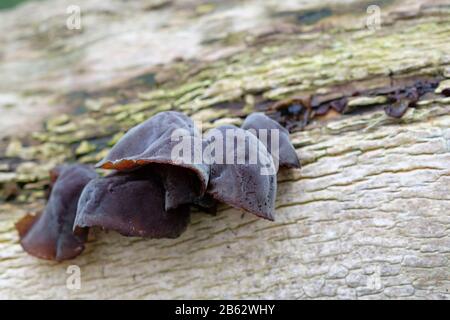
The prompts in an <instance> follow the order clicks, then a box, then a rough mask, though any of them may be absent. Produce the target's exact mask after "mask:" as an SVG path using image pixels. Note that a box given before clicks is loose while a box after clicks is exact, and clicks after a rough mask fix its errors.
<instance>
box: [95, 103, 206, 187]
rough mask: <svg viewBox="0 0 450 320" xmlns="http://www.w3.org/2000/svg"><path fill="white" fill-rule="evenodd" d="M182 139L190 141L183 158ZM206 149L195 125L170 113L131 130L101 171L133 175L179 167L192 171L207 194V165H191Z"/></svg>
mask: <svg viewBox="0 0 450 320" xmlns="http://www.w3.org/2000/svg"><path fill="white" fill-rule="evenodd" d="M175 138H177V139H175ZM181 139H185V141H190V144H191V150H190V154H188V155H186V154H183V155H181V156H180V155H179V154H178V153H177V152H176V146H177V145H178V143H179V140H181ZM202 147H203V140H202V138H201V134H200V132H199V131H198V129H197V128H196V127H195V125H194V122H193V121H192V120H191V119H190V118H189V117H188V116H186V115H184V114H182V113H180V112H176V111H166V112H161V113H159V114H157V115H155V116H153V117H151V118H150V119H148V120H147V121H145V122H143V123H141V124H139V125H138V126H136V127H134V128H132V129H131V130H129V131H128V132H127V133H126V134H125V135H124V136H123V137H122V138H121V139H120V140H119V141H118V142H117V144H116V145H115V146H114V147H113V148H112V149H111V151H110V152H109V154H108V155H107V156H106V157H105V159H103V160H102V161H100V162H99V163H98V164H97V167H99V168H103V169H114V170H118V171H131V170H134V169H138V168H141V167H142V166H145V165H148V164H151V163H158V164H170V165H176V166H179V167H183V168H186V169H189V170H192V171H193V172H194V173H195V174H196V175H197V177H198V179H199V181H200V186H201V190H202V191H203V192H204V191H205V190H206V187H207V185H208V177H209V171H208V169H209V168H208V166H207V165H205V164H203V163H194V161H190V160H191V159H193V158H194V154H195V152H198V151H196V150H199V149H200V150H201V148H202ZM174 150H175V152H174Z"/></svg>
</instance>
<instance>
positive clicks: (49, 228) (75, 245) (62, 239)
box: [16, 164, 97, 261]
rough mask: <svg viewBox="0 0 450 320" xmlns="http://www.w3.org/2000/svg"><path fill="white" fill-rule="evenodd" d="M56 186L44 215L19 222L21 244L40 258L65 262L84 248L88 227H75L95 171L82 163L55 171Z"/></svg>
mask: <svg viewBox="0 0 450 320" xmlns="http://www.w3.org/2000/svg"><path fill="white" fill-rule="evenodd" d="M52 173H53V174H54V175H52V180H53V181H54V182H53V186H52V191H51V194H50V198H49V199H48V203H47V206H46V208H45V210H44V212H43V213H42V214H39V215H37V216H31V215H27V216H25V217H24V218H22V219H21V220H20V221H19V222H17V223H16V228H17V230H18V231H19V236H20V244H21V245H22V247H23V249H24V250H25V251H26V252H28V253H29V254H31V255H33V256H36V257H38V258H41V259H47V260H56V261H62V260H67V259H71V258H75V257H76V256H78V255H79V254H80V253H81V252H82V251H83V250H84V243H85V241H86V238H87V234H88V229H84V228H76V229H73V225H74V220H75V215H76V213H77V207H78V199H79V198H80V195H81V193H82V191H83V189H84V187H85V186H86V185H87V184H88V182H89V181H91V180H92V179H94V178H96V177H97V174H96V173H95V171H94V170H93V169H91V168H89V167H86V166H83V165H78V164H77V165H70V166H62V167H59V168H58V169H57V170H53V171H52Z"/></svg>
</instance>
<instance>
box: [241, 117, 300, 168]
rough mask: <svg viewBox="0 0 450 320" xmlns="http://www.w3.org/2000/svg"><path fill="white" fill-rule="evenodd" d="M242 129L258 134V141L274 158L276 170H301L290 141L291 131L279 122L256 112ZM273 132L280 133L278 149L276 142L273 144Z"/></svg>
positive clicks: (246, 120)
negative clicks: (284, 168) (279, 168)
mask: <svg viewBox="0 0 450 320" xmlns="http://www.w3.org/2000/svg"><path fill="white" fill-rule="evenodd" d="M242 129H245V130H249V131H250V132H251V133H254V134H256V136H257V137H258V139H260V140H261V141H262V142H263V143H264V145H265V146H266V148H267V150H269V152H270V153H271V155H272V157H273V160H274V163H275V167H276V168H278V166H277V165H279V166H280V167H286V168H300V161H299V160H298V157H297V153H296V152H295V149H294V147H293V145H292V143H291V141H290V140H289V131H288V130H286V128H284V127H282V126H281V125H280V124H279V123H278V122H276V121H274V120H272V119H270V118H269V117H268V116H266V115H265V114H264V113H261V112H255V113H253V114H251V115H249V116H248V117H247V118H246V119H245V121H244V123H243V124H242ZM264 129H265V130H264ZM273 130H277V132H278V141H277V142H278V148H276V147H275V146H274V145H273V143H274V142H275V141H274V142H272V140H273V139H274V140H275V138H276V136H274V137H272V134H273ZM263 134H264V135H265V136H264V137H263V136H262V135H263ZM275 143H276V142H275Z"/></svg>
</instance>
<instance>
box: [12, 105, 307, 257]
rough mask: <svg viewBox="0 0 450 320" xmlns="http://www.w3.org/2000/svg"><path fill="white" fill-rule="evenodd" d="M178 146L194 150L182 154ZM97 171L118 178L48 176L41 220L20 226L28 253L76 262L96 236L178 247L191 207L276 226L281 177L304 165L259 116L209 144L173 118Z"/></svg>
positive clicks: (155, 121)
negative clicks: (95, 230)
mask: <svg viewBox="0 0 450 320" xmlns="http://www.w3.org/2000/svg"><path fill="white" fill-rule="evenodd" d="M262 129H264V130H262ZM274 130H275V131H277V133H276V134H275V131H274ZM224 137H226V138H225V139H224ZM229 137H231V138H229ZM277 138H278V141H277ZM180 141H184V142H186V141H187V142H188V143H187V146H188V148H183V149H182V150H181V151H180V150H178V149H177V148H178V147H179V145H180V144H179V142H180ZM184 146H185V147H186V143H185V144H184ZM275 149H276V150H275ZM275 151H276V152H275ZM199 152H200V154H201V161H198V153H199ZM97 167H98V168H103V169H111V170H113V171H112V173H111V174H109V175H107V176H105V177H98V176H97V175H96V173H95V172H94V171H93V169H90V168H88V167H85V166H81V165H72V166H66V167H62V168H58V169H55V170H53V171H52V172H51V175H50V176H51V189H50V192H51V193H50V197H49V200H48V204H47V207H46V209H45V211H44V213H43V214H42V215H40V216H37V217H31V216H27V217H25V218H24V219H22V220H21V221H20V222H19V223H17V229H18V230H19V235H20V238H21V244H22V247H23V248H24V249H25V251H27V252H28V253H30V254H31V255H34V256H36V257H39V258H44V259H50V260H57V261H61V260H65V259H71V258H74V257H76V256H77V255H79V254H80V253H81V252H82V250H83V249H84V242H85V241H86V238H87V233H88V230H89V228H90V227H100V228H102V229H105V230H114V231H117V232H118V233H120V234H121V235H124V236H130V237H145V238H176V237H178V236H180V235H181V234H182V233H183V232H184V231H185V230H186V228H187V225H188V224H189V218H190V207H191V206H195V207H198V208H200V209H201V210H202V211H205V212H208V213H215V212H216V207H217V203H218V202H222V203H225V204H227V205H230V206H232V207H235V208H237V209H240V210H243V211H245V212H249V213H252V214H254V215H256V216H258V217H261V218H264V219H268V220H274V210H275V198H276V191H277V178H276V174H277V171H278V168H279V167H287V168H299V167H300V162H299V160H298V158H297V155H296V152H295V149H294V147H293V146H292V144H291V142H290V141H289V134H288V131H287V130H286V129H285V128H283V127H282V126H280V125H279V124H278V123H277V122H275V121H274V120H272V119H270V118H268V117H267V116H265V115H264V114H262V113H255V114H252V115H250V116H249V117H247V119H246V120H245V122H244V124H243V126H242V128H237V127H235V126H231V125H226V126H221V127H218V128H214V129H211V130H209V131H208V132H207V133H206V135H205V136H204V137H203V136H202V134H201V132H200V131H199V130H198V129H197V128H196V126H195V125H194V123H193V121H192V120H191V119H190V118H189V117H187V116H185V115H184V114H182V113H179V112H175V111H166V112H161V113H159V114H157V115H155V116H153V117H152V118H150V119H148V120H147V121H145V122H143V123H141V124H140V125H138V126H136V127H134V128H132V129H131V130H129V131H128V132H127V133H126V134H125V135H124V136H123V137H122V139H120V140H119V142H117V144H116V145H115V146H114V147H113V148H112V149H111V151H110V153H109V154H108V155H107V156H106V158H105V159H103V160H102V161H100V162H99V163H98V164H97Z"/></svg>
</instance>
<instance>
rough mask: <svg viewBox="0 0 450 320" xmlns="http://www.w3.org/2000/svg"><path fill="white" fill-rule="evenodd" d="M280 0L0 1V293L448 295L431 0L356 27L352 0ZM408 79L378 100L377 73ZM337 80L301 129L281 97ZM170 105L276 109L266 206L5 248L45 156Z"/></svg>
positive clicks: (437, 17) (445, 28) (43, 181)
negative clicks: (73, 280)
mask: <svg viewBox="0 0 450 320" xmlns="http://www.w3.org/2000/svg"><path fill="white" fill-rule="evenodd" d="M279 2H280V1H273V2H272V1H267V2H265V3H264V4H261V2H260V1H256V0H255V1H247V2H245V3H244V6H242V4H241V5H239V3H238V2H231V3H229V4H227V5H226V6H225V5H224V6H222V5H220V4H216V5H214V4H199V2H198V1H190V2H182V3H181V2H177V1H147V2H142V3H139V4H136V3H130V2H121V1H111V3H110V5H109V6H106V5H103V7H98V5H93V4H90V3H89V2H88V1H80V3H81V5H80V7H81V9H82V13H83V17H84V18H83V21H84V22H83V23H84V26H83V29H82V30H80V31H68V30H67V29H65V27H64V23H65V19H66V15H65V8H66V6H67V4H68V2H67V3H66V2H65V1H45V2H41V3H39V4H37V3H36V4H33V3H31V4H28V5H25V6H21V7H19V8H16V9H14V10H12V11H9V12H3V13H0V16H1V18H0V27H2V30H6V32H4V33H3V34H2V35H1V36H0V40H1V41H2V43H4V45H2V46H1V48H0V50H1V51H0V56H1V57H2V62H1V63H0V72H1V74H2V75H4V76H5V77H6V78H5V79H6V81H4V82H3V83H1V84H0V93H1V97H3V100H2V101H6V103H4V104H3V106H2V107H1V108H3V109H2V112H4V114H5V115H6V116H7V117H8V120H7V121H5V120H2V122H0V123H1V124H2V127H4V129H5V130H4V132H3V134H2V136H3V140H1V142H0V297H1V298H26V299H35V298H52V299H54V298H168V299H175V298H193V299H198V298H286V299H303V298H324V299H326V298H333V299H336V298H339V299H346V298H350V299H356V298H361V299H373V298H408V299H418V298H424V299H448V298H450V293H449V290H450V262H449V259H450V235H449V230H450V214H449V213H450V195H449V185H450V112H449V111H450V100H449V98H448V97H446V96H445V94H444V93H445V92H448V91H446V90H448V88H449V87H450V85H449V82H448V81H449V80H447V78H449V77H450V69H449V65H450V56H449V52H450V44H449V42H448V39H449V36H450V8H449V6H448V5H444V4H443V3H439V2H436V1H422V2H417V1H414V2H413V3H414V5H412V2H409V1H396V2H392V3H391V2H388V3H386V4H384V5H383V6H381V14H382V16H381V22H382V24H381V28H380V29H377V30H375V31H371V30H368V29H367V28H366V26H365V23H366V18H367V15H366V8H367V5H368V3H367V2H364V1H354V2H352V3H351V5H348V6H347V5H345V6H343V5H339V4H336V3H335V2H333V1H328V2H326V3H324V2H322V1H321V2H317V3H313V4H309V5H308V6H307V5H305V4H295V2H290V1H283V3H279ZM31 12H33V13H34V14H33V15H30V20H29V21H28V22H27V23H20V22H18V20H17V19H16V17H17V16H21V15H24V14H27V13H31ZM233 22H234V23H233ZM61 24H62V25H63V27H61ZM219 31H220V32H219ZM183 41H185V42H183ZM156 45H158V46H157V47H156ZM18 47H20V48H22V51H18V49H17V48H18ZM19 53H20V54H19ZM113 53H114V54H113ZM114 57H121V59H115V58H114ZM177 57H178V59H175V60H173V59H174V58H177ZM114 59H115V60H114ZM425 81H428V82H430V83H434V84H436V85H438V87H437V88H435V87H433V88H432V90H426V91H427V92H425V93H423V94H421V95H420V97H419V100H418V102H417V103H416V105H415V107H411V108H409V109H408V110H407V112H406V113H405V115H404V116H403V117H402V118H401V119H395V118H391V117H388V116H387V115H386V114H385V112H384V110H383V108H384V107H386V106H389V104H390V102H389V99H388V98H389V97H390V96H389V94H391V93H388V91H389V89H392V88H393V87H397V88H399V89H401V90H411V88H415V89H417V88H419V89H420V88H421V86H423V83H424V82H425ZM343 96H344V97H346V99H347V100H348V101H351V102H349V103H348V104H347V109H346V110H345V113H344V114H340V113H337V112H335V111H333V110H331V111H329V112H328V113H327V114H326V115H323V116H317V115H316V116H313V115H310V117H309V122H308V125H306V127H304V128H303V123H302V122H303V121H302V118H303V116H304V114H303V113H301V114H300V115H290V116H288V117H285V116H284V115H283V114H284V113H283V114H282V113H281V111H280V109H283V110H285V107H289V106H292V105H297V104H303V105H306V104H308V101H309V100H310V99H311V98H315V99H322V100H326V99H329V100H334V101H338V100H339V99H341V97H343ZM5 105H8V107H7V108H6V106H5ZM40 106H45V108H44V110H43V109H42V108H40ZM276 108H279V109H276ZM168 109H176V110H181V111H183V112H186V113H187V114H189V115H191V116H192V117H193V118H195V119H196V120H197V121H199V122H202V124H203V128H204V129H207V128H209V127H213V126H216V125H219V124H222V123H236V124H239V123H241V121H242V118H243V117H244V116H245V115H246V114H248V113H250V112H252V111H254V110H262V111H265V112H267V113H268V114H270V115H272V116H273V117H274V118H277V119H279V120H280V121H281V122H283V123H286V124H287V125H288V126H290V127H291V129H292V131H293V133H292V136H291V138H292V139H293V141H294V144H295V146H296V149H297V152H298V155H299V157H300V159H301V162H302V165H303V167H302V168H301V169H300V170H288V171H283V172H282V173H281V174H280V176H279V184H278V198H277V210H276V220H275V222H269V221H263V220H261V219H257V218H255V217H253V216H250V215H248V214H242V213H241V212H238V211H236V210H234V209H231V208H228V207H225V206H222V207H221V208H220V210H219V213H218V215H217V216H214V217H211V216H208V215H205V214H203V213H195V214H194V215H193V217H192V222H191V225H190V226H189V228H188V230H187V232H186V233H184V234H183V235H182V236H181V237H180V238H178V239H175V240H144V239H135V238H125V237H122V236H120V235H117V234H115V233H112V232H110V233H105V232H102V231H100V230H94V232H93V234H92V237H91V240H90V241H89V242H88V244H87V248H86V251H85V252H84V253H83V254H82V255H81V256H79V257H78V258H77V259H75V260H73V261H68V262H64V263H60V264H56V263H51V262H46V261H40V260H37V259H35V258H33V257H31V256H29V255H27V254H26V253H24V252H23V251H22V249H21V247H20V245H19V244H18V236H17V233H16V231H15V228H14V223H15V222H16V221H17V220H18V219H19V218H20V217H22V216H23V215H25V214H26V213H27V212H30V211H38V210H41V209H42V208H43V206H44V204H45V200H44V198H45V188H46V186H47V185H48V173H47V170H48V169H49V168H51V167H53V166H54V165H55V164H57V163H61V162H71V161H79V162H85V163H93V162H95V161H97V160H99V159H100V158H101V157H102V156H103V155H104V154H105V153H106V152H107V151H108V149H109V148H110V147H111V145H112V144H113V143H114V142H115V141H117V139H118V138H119V137H120V135H121V134H123V132H124V131H126V130H127V129H129V128H130V127H132V126H133V125H135V124H136V123H139V122H141V121H142V120H144V119H146V118H147V117H149V116H151V115H153V114H155V113H157V112H159V111H162V110H168ZM62 110H64V112H65V113H63V114H61V111H62ZM284 112H285V111H284ZM17 115H20V116H17ZM13 116H14V118H13ZM5 118H6V117H3V119H5ZM42 119H45V123H44V125H41V123H42V122H41V121H42ZM3 121H5V123H6V122H8V123H12V124H13V125H11V126H9V127H6V124H5V125H3ZM19 124H21V125H26V128H24V129H22V128H20V129H19V128H18V125H19ZM70 265H77V266H79V267H80V269H81V288H80V289H79V290H70V289H69V287H70V286H69V287H68V286H67V280H68V278H69V276H70V275H69V274H68V273H67V272H66V271H67V269H68V267H69V266H70Z"/></svg>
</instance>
